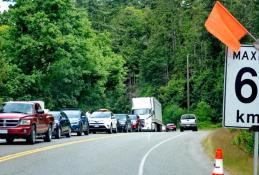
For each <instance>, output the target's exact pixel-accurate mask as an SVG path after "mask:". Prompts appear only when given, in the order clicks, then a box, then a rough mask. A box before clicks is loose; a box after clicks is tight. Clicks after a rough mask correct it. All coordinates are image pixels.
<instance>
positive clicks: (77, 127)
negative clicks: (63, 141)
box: [62, 109, 89, 136]
mask: <svg viewBox="0 0 259 175" xmlns="http://www.w3.org/2000/svg"><path fill="white" fill-rule="evenodd" d="M62 111H63V112H64V113H65V114H66V115H67V117H68V118H69V121H70V124H71V131H72V132H76V133H77V135H78V136H81V135H82V134H83V133H84V134H85V135H88V134H89V122H88V118H87V117H86V114H85V112H84V111H83V110H80V109H63V110H62Z"/></svg>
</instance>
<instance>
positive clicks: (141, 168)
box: [138, 134, 185, 175]
mask: <svg viewBox="0 0 259 175" xmlns="http://www.w3.org/2000/svg"><path fill="white" fill-rule="evenodd" d="M182 135H185V134H180V135H177V136H175V137H171V138H168V139H166V140H164V141H161V142H159V143H158V144H156V145H155V146H153V147H152V148H150V149H149V150H148V152H147V153H146V154H145V155H144V156H143V158H142V160H141V162H140V165H139V169H138V175H143V171H144V165H145V161H146V159H147V157H148V156H149V154H150V153H151V152H152V151H153V150H154V149H156V148H157V147H159V146H160V145H162V144H164V143H166V142H169V141H171V140H174V139H176V138H177V137H180V136H182Z"/></svg>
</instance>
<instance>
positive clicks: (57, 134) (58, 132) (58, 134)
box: [55, 127, 61, 139]
mask: <svg viewBox="0 0 259 175" xmlns="http://www.w3.org/2000/svg"><path fill="white" fill-rule="evenodd" d="M60 137H61V129H60V127H58V128H57V133H56V135H55V138H56V139H60Z"/></svg>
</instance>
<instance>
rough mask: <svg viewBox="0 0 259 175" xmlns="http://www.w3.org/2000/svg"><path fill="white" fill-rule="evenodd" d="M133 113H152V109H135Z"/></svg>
mask: <svg viewBox="0 0 259 175" xmlns="http://www.w3.org/2000/svg"><path fill="white" fill-rule="evenodd" d="M132 113H133V114H135V115H147V114H150V109H148V108H144V109H133V111H132Z"/></svg>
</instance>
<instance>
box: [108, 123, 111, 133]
mask: <svg viewBox="0 0 259 175" xmlns="http://www.w3.org/2000/svg"><path fill="white" fill-rule="evenodd" d="M108 133H109V134H112V124H111V126H110V129H108Z"/></svg>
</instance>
